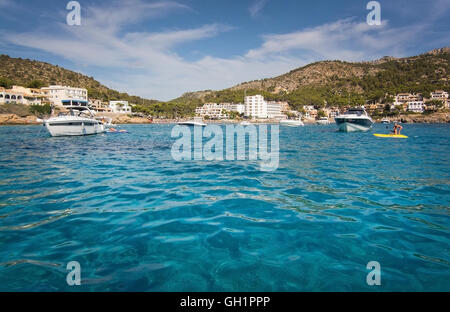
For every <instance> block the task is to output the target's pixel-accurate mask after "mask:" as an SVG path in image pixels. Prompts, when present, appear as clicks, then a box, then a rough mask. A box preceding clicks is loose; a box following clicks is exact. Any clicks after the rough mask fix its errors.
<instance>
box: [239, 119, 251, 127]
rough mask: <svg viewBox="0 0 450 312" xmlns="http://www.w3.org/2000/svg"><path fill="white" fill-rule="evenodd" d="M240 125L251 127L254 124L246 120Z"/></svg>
mask: <svg viewBox="0 0 450 312" xmlns="http://www.w3.org/2000/svg"><path fill="white" fill-rule="evenodd" d="M240 125H241V126H251V125H252V123H251V122H249V121H247V120H244V121H241V123H240Z"/></svg>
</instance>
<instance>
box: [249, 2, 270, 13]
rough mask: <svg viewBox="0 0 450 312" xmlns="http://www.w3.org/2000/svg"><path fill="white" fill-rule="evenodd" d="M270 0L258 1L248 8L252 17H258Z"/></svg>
mask: <svg viewBox="0 0 450 312" xmlns="http://www.w3.org/2000/svg"><path fill="white" fill-rule="evenodd" d="M267 2H268V0H256V1H254V2H253V3H252V5H251V6H250V7H249V8H248V11H249V13H250V16H251V17H256V16H258V14H259V13H260V12H261V11H262V10H263V9H264V7H265V6H266V4H267Z"/></svg>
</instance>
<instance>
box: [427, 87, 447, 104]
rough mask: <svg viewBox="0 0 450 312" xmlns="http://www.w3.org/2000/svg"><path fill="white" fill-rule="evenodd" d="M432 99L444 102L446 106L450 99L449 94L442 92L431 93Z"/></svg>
mask: <svg viewBox="0 0 450 312" xmlns="http://www.w3.org/2000/svg"><path fill="white" fill-rule="evenodd" d="M431 99H432V100H439V101H442V102H443V103H444V104H445V102H447V99H448V92H445V91H442V90H437V91H434V92H432V93H431Z"/></svg>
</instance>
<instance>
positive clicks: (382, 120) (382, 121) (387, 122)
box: [381, 118, 390, 125]
mask: <svg viewBox="0 0 450 312" xmlns="http://www.w3.org/2000/svg"><path fill="white" fill-rule="evenodd" d="M381 123H382V124H385V125H386V124H389V123H390V121H389V119H387V118H383V119H381Z"/></svg>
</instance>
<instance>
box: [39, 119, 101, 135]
mask: <svg viewBox="0 0 450 312" xmlns="http://www.w3.org/2000/svg"><path fill="white" fill-rule="evenodd" d="M44 125H45V127H46V128H47V130H48V132H49V133H50V135H51V136H53V137H59V136H82V135H93V134H99V133H104V132H105V126H104V125H103V124H95V123H93V122H86V123H84V122H71V123H55V122H53V123H52V122H46V123H45V124H44Z"/></svg>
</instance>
